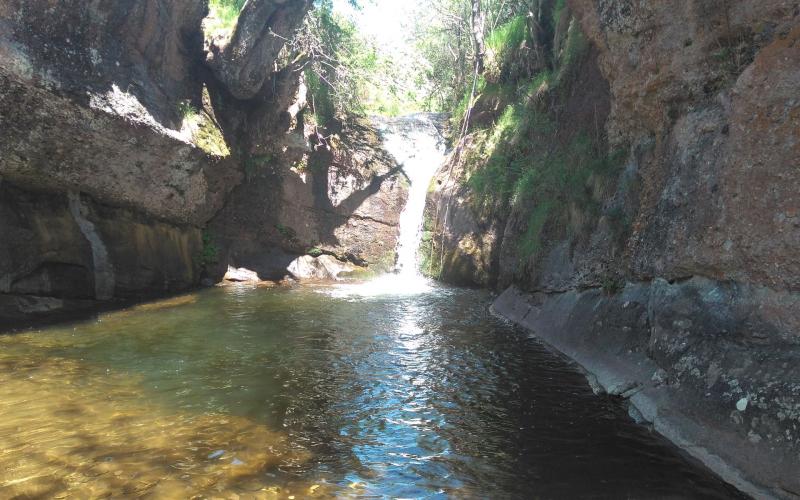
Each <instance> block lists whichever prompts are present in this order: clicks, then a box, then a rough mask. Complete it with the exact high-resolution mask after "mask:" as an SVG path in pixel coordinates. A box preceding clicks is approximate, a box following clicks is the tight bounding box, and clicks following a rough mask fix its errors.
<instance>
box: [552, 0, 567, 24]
mask: <svg viewBox="0 0 800 500" xmlns="http://www.w3.org/2000/svg"><path fill="white" fill-rule="evenodd" d="M566 7H567V0H556V2H555V4H554V5H553V26H558V24H559V23H560V22H561V16H563V15H564V9H565V8H566Z"/></svg>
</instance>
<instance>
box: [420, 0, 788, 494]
mask: <svg viewBox="0 0 800 500" xmlns="http://www.w3.org/2000/svg"><path fill="white" fill-rule="evenodd" d="M568 5H569V8H570V10H571V13H572V16H573V19H574V20H573V21H572V22H573V23H575V24H574V25H573V28H578V29H581V30H582V32H583V33H584V34H585V36H586V37H587V39H588V40H589V41H590V43H591V51H590V52H589V56H588V57H587V58H586V59H585V60H584V61H583V62H582V63H581V66H580V72H581V73H582V74H583V75H584V76H586V75H589V74H591V73H592V71H594V70H592V67H594V68H596V69H597V74H598V76H599V78H586V81H585V82H584V83H578V84H577V86H573V87H571V90H570V91H569V92H565V93H563V94H562V95H561V96H560V97H559V98H558V99H556V100H555V101H554V102H552V103H551V105H552V106H553V107H552V108H551V109H553V110H557V111H556V112H557V113H559V120H561V122H560V123H562V124H563V123H564V122H567V123H572V124H573V125H570V126H572V127H574V128H580V127H582V126H585V124H586V123H590V124H591V123H592V122H595V123H598V124H599V125H598V127H601V128H602V131H603V132H604V140H605V141H606V144H607V148H608V150H609V151H613V150H617V151H621V152H623V153H624V154H623V156H622V162H621V165H620V168H619V172H618V173H617V174H615V176H614V178H613V182H612V183H611V184H610V185H608V186H606V187H605V188H601V187H600V185H599V184H598V183H597V182H595V181H594V180H592V179H591V178H590V179H589V181H588V182H587V183H586V184H585V185H584V186H583V187H584V188H585V189H587V191H588V192H589V193H590V195H588V196H587V198H588V199H591V200H592V202H593V203H592V205H593V206H594V208H592V209H591V210H588V209H587V208H586V207H581V206H579V205H577V204H572V205H569V206H566V207H565V208H564V210H563V211H561V212H560V216H559V217H551V218H550V219H549V220H548V221H546V222H545V223H544V225H543V228H542V230H541V237H540V238H539V242H538V245H539V247H538V248H537V249H538V251H537V252H534V254H533V255H532V256H530V257H526V256H525V255H524V254H523V253H522V252H521V250H520V248H521V247H522V246H523V240H524V239H525V237H526V236H525V235H526V232H527V230H528V228H529V224H531V221H532V219H530V218H529V217H528V215H529V214H531V213H532V212H535V210H536V207H537V205H536V203H537V202H536V201H535V200H534V201H532V202H529V203H527V204H523V205H514V204H511V205H510V206H509V205H502V204H496V205H494V206H493V207H490V208H489V209H486V207H485V206H484V207H482V208H480V209H479V208H476V204H475V203H474V193H473V192H472V191H471V190H470V187H469V182H468V181H467V179H468V177H469V175H470V173H471V172H470V167H469V166H468V165H467V164H466V163H465V162H464V161H463V158H464V153H463V152H464V151H469V148H470V147H471V142H470V141H472V137H471V136H468V137H467V138H465V139H464V141H463V142H462V143H461V144H460V145H459V146H458V147H457V148H456V150H455V154H454V156H453V159H452V161H451V162H450V163H449V164H448V165H446V166H445V167H444V168H443V169H442V171H441V172H440V175H439V177H438V179H439V181H440V185H439V187H438V188H437V192H436V193H435V194H434V196H433V197H431V200H430V208H429V211H428V213H429V214H430V215H431V217H432V219H433V224H432V226H433V229H434V230H435V231H434V233H433V237H434V238H439V241H440V242H442V243H441V244H440V246H439V247H437V248H436V249H435V250H437V251H439V252H441V253H440V254H439V255H440V258H441V262H442V264H443V266H442V269H441V272H442V276H443V278H445V279H447V280H450V281H454V282H459V283H468V284H469V283H472V284H479V285H486V284H488V285H490V286H496V287H498V288H500V289H505V288H507V287H508V286H509V285H513V288H512V289H510V290H509V291H508V292H506V294H504V296H503V298H501V299H500V300H499V301H498V303H497V304H496V305H495V308H496V310H497V311H498V312H499V313H501V314H503V315H505V316H507V317H510V318H511V319H512V320H514V321H516V322H518V323H520V324H522V325H525V326H527V327H529V328H531V329H533V330H534V331H535V332H536V334H537V335H539V336H540V337H542V338H544V339H546V340H547V341H548V342H550V343H551V344H552V345H554V346H556V347H557V348H558V349H560V350H562V351H564V352H566V353H568V354H569V355H570V356H572V357H574V358H575V359H578V360H579V361H580V362H581V364H583V365H584V366H587V368H588V369H589V370H590V371H595V370H605V371H604V373H605V374H606V375H607V376H608V377H609V380H612V381H613V380H617V379H623V381H627V382H630V387H629V389H631V388H638V389H632V390H631V391H630V392H629V393H626V394H625V397H633V394H635V393H636V392H637V391H649V390H651V388H652V387H653V386H658V387H659V388H658V389H657V390H656V389H653V390H655V391H656V392H657V393H659V394H660V395H659V396H658V397H655V396H653V397H654V398H655V399H653V400H652V401H656V400H657V403H653V402H652V401H649V402H648V401H643V402H641V404H640V405H639V406H641V407H642V408H649V411H647V412H643V413H647V415H645V417H647V419H648V420H650V421H654V422H656V428H657V429H658V428H659V426H661V429H660V430H661V431H662V432H664V433H665V434H666V435H668V436H670V437H672V438H673V439H674V440H676V441H677V442H679V443H680V444H681V445H683V446H686V447H687V449H689V450H692V451H694V452H697V453H698V455H701V458H703V460H704V461H706V463H708V464H709V465H711V466H712V467H714V468H715V469H716V470H718V471H720V472H722V473H723V474H724V475H726V477H729V478H735V477H738V478H740V479H741V480H742V481H743V482H739V483H738V484H739V485H740V486H742V487H744V488H746V489H748V491H751V492H753V493H754V494H756V495H774V496H778V497H787V498H796V497H797V496H798V494H800V483H798V477H800V476H798V475H797V474H796V471H798V470H800V438H798V429H800V418H799V417H798V415H797V409H798V408H800V393H799V392H798V388H797V381H798V374H797V373H796V369H795V368H796V366H797V364H798V362H800V313H798V311H799V309H798V307H797V306H798V301H799V300H800V295H798V286H797V283H798V280H800V268H798V267H797V266H798V262H800V261H798V259H797V257H796V251H797V249H798V248H800V247H799V246H798V243H800V224H799V223H798V213H797V208H798V207H800V198H799V197H798V196H800V191H798V189H797V187H798V186H800V178H798V175H799V174H800V100H798V95H799V94H798V90H797V89H799V88H800V42H799V41H798V40H799V39H798V34H800V31H799V30H800V28H798V26H800V4H798V3H797V2H796V1H767V2H760V1H759V2H755V1H745V0H742V1H736V2H722V1H713V0H702V1H701V0H697V1H691V2H682V3H679V4H676V3H675V2H666V1H656V2H638V1H622V2H616V1H615V2H605V1H600V2H596V1H590V0H575V1H570V2H568ZM573 28H570V29H573ZM603 88H605V89H606V90H605V91H603V90H602V89H603ZM587 92H588V93H590V94H591V93H594V95H595V96H596V97H595V99H594V102H595V103H596V108H595V109H597V110H599V111H596V112H595V113H594V117H593V118H592V117H591V116H590V118H589V119H588V120H587V119H585V118H582V119H577V120H575V119H574V118H571V117H575V116H580V113H582V112H585V110H586V108H587V107H591V104H592V103H591V102H589V103H588V105H584V106H577V105H576V104H577V103H580V102H581V97H580V96H581V95H586V93H587ZM604 93H605V95H606V97H603V95H604ZM583 102H584V103H586V100H583ZM582 110H583V111H582ZM560 126H561V125H560ZM579 167H580V166H579V165H569V164H567V166H566V168H567V169H568V170H572V169H576V168H579ZM590 208H591V207H590ZM551 213H552V212H551ZM437 228H439V229H437ZM565 228H569V230H566V229H565ZM437 231H438V232H437ZM643 366H646V367H647V368H646V369H644V371H642V370H643V368H642V367H643ZM612 385H613V384H612ZM621 392H626V391H621ZM634 402H635V401H634ZM673 417H674V419H673ZM659 422H661V423H659ZM665 422H668V424H666V423H665ZM667 425H668V426H669V427H670V428H667V427H665V426H667ZM698 429H699V430H698ZM703 429H705V430H703ZM701 431H702V432H701ZM743 457H748V458H743ZM752 457H758V458H752ZM726 467H732V469H730V470H728V471H727V472H726V471H725V469H726ZM732 480H733V479H732ZM737 481H738V480H737Z"/></svg>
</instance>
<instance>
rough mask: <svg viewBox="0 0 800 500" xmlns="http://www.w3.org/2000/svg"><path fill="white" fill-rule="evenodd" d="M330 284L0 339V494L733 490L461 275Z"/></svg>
mask: <svg viewBox="0 0 800 500" xmlns="http://www.w3.org/2000/svg"><path fill="white" fill-rule="evenodd" d="M330 292H331V289H330V288H318V289H308V288H300V289H294V290H287V289H276V290H263V289H247V288H240V289H227V290H210V291H206V292H203V293H201V294H197V295H192V296H187V297H183V298H180V299H177V300H174V301H172V302H164V303H159V304H155V305H147V306H144V307H138V308H135V309H132V310H129V311H123V312H120V313H113V314H108V315H104V316H102V317H100V318H99V319H98V320H97V321H94V322H89V323H82V324H76V325H71V326H69V327H60V328H50V329H46V330H43V331H39V332H31V333H26V334H21V335H16V336H7V337H0V410H2V416H3V418H2V419H0V450H2V452H0V497H2V498H6V497H12V496H15V495H21V496H41V497H52V496H58V495H61V496H80V497H97V496H103V495H110V496H116V497H119V496H124V497H136V496H151V497H157V498H186V497H190V496H192V495H198V496H201V497H222V498H229V497H230V498H232V497H234V495H238V496H239V497H241V498H262V497H263V498H274V497H281V498H284V497H286V496H288V495H294V496H296V497H297V498H302V497H307V496H331V495H336V496H357V497H360V496H388V497H413V498H418V497H426V498H427V497H444V496H453V497H466V498H474V497H486V496H493V497H518V498H528V497H531V496H536V497H542V498H565V497H566V498H574V497H586V496H592V497H601V498H619V497H635V498H640V497H647V498H652V497H681V498H695V497H698V498H699V497H711V498H714V497H717V498H723V497H725V498H727V497H730V495H732V494H733V492H732V491H731V490H730V489H729V488H728V487H726V486H725V485H723V484H721V483H720V482H719V481H717V480H716V479H714V478H713V477H710V476H709V475H707V474H706V473H705V472H704V471H703V470H701V469H698V468H697V467H696V466H694V465H692V464H690V463H688V462H687V461H686V460H685V459H684V458H683V457H682V456H681V455H680V454H678V453H676V452H675V450H674V449H672V448H671V447H669V446H667V445H665V443H664V442H662V441H661V440H659V439H658V438H656V437H654V436H652V435H650V434H649V433H648V431H647V430H646V429H644V428H642V427H638V426H635V425H633V424H632V423H631V422H629V421H628V420H627V418H626V416H625V414H624V409H622V408H621V407H620V406H619V405H618V403H617V402H615V401H613V400H610V399H603V398H597V397H595V396H594V395H593V394H592V393H591V391H590V390H589V388H588V386H587V385H586V382H585V380H584V379H583V378H582V377H581V375H579V374H578V373H577V372H576V371H575V370H573V369H572V368H571V367H570V366H569V365H567V364H565V363H564V362H563V361H562V360H560V359H559V358H556V357H554V356H552V355H550V354H549V353H547V352H546V351H545V350H544V349H543V348H542V347H541V346H539V345H537V344H536V343H535V342H532V341H530V340H528V339H527V338H526V336H524V335H519V334H518V332H515V331H514V330H512V329H510V328H508V327H507V326H504V325H502V324H500V323H498V322H496V321H495V320H493V319H492V318H490V317H489V316H488V314H487V313H486V309H485V305H486V303H487V297H486V296H485V295H484V294H482V293H481V292H474V291H463V290H453V289H448V288H437V287H433V288H431V289H430V290H429V292H428V293H422V294H416V295H410V294H400V295H386V294H380V295H375V296H371V297H370V296H360V297H359V298H358V299H357V300H356V299H354V297H353V295H352V294H348V295H347V296H345V297H341V296H339V295H337V294H336V293H333V294H332V293H330ZM576 477H578V478H581V481H576V480H575V478H576Z"/></svg>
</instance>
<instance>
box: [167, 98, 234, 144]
mask: <svg viewBox="0 0 800 500" xmlns="http://www.w3.org/2000/svg"><path fill="white" fill-rule="evenodd" d="M178 113H179V114H180V116H181V119H182V124H181V129H182V130H183V131H185V132H186V133H187V134H189V135H191V140H192V142H193V143H194V145H195V146H197V147H198V148H200V149H202V150H203V151H205V152H206V153H208V154H210V155H214V156H222V157H225V156H228V155H230V150H229V149H228V144H227V143H226V142H225V137H224V136H223V135H222V131H221V130H220V129H219V127H217V125H216V123H214V121H213V120H211V118H210V117H209V115H208V114H206V113H205V112H204V111H200V110H198V109H197V108H195V107H194V106H193V105H192V103H191V102H190V101H180V102H179V103H178Z"/></svg>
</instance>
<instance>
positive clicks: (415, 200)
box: [332, 113, 446, 296]
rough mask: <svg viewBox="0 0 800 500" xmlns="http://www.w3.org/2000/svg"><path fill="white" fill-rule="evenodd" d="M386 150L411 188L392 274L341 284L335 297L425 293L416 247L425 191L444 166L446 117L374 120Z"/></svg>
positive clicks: (424, 283) (427, 116)
mask: <svg viewBox="0 0 800 500" xmlns="http://www.w3.org/2000/svg"><path fill="white" fill-rule="evenodd" d="M375 120H376V122H377V125H378V128H379V130H380V132H381V135H382V136H383V142H384V147H385V148H386V150H387V151H388V152H389V153H390V154H391V155H392V156H394V158H395V160H396V161H397V163H398V164H399V165H400V166H401V167H402V172H401V173H400V174H399V175H400V177H401V178H405V179H406V180H407V181H408V183H409V189H408V201H407V202H406V206H405V208H404V209H403V211H402V213H401V214H400V235H399V237H398V243H397V263H396V265H395V269H394V273H393V274H389V275H385V276H382V277H379V278H377V279H374V280H372V281H370V282H368V283H363V284H359V285H355V286H354V285H348V284H343V285H339V286H338V287H336V289H335V290H334V291H332V293H333V294H334V295H336V296H350V295H355V296H371V295H384V294H415V293H421V292H424V291H426V290H428V289H429V285H428V280H427V279H426V278H425V277H424V276H422V274H421V273H420V271H419V259H418V257H419V255H418V253H419V246H420V243H421V242H422V226H423V222H424V219H423V217H424V214H425V201H426V199H427V195H428V186H429V185H430V183H431V181H432V180H433V176H434V175H435V174H436V170H437V169H438V168H439V167H440V166H441V165H442V164H443V163H444V160H445V153H446V146H445V140H444V137H443V136H442V132H441V129H442V128H443V123H444V120H445V115H442V114H436V113H417V114H413V115H408V116H403V117H400V118H376V119H375Z"/></svg>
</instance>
